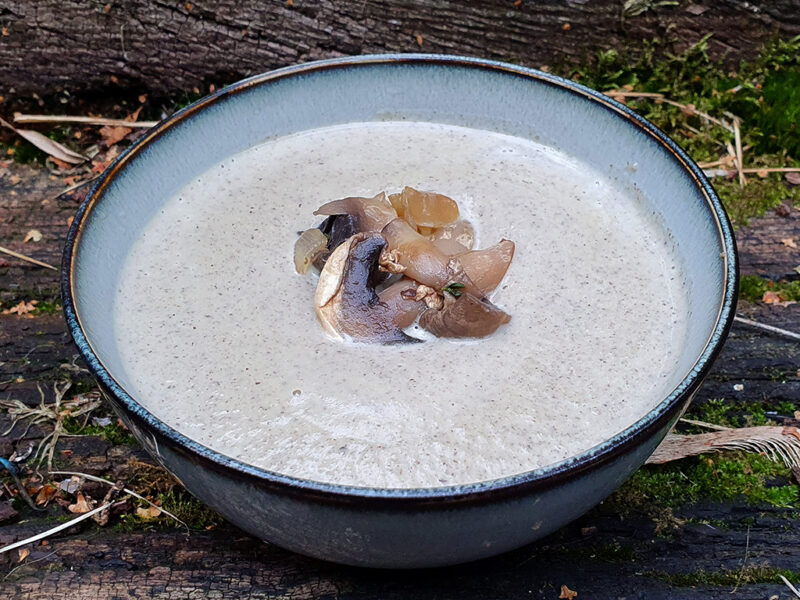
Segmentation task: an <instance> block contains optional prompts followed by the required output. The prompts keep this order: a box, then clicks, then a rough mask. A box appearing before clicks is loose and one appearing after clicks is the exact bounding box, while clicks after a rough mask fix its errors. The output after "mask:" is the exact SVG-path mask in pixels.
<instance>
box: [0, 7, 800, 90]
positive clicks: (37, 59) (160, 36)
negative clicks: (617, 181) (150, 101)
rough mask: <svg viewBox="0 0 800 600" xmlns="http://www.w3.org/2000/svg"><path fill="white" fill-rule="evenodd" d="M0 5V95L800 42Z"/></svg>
mask: <svg viewBox="0 0 800 600" xmlns="http://www.w3.org/2000/svg"><path fill="white" fill-rule="evenodd" d="M659 4H660V3H658V2H650V1H648V0H641V1H640V2H634V3H632V6H631V8H629V9H628V11H627V13H628V14H627V15H626V14H624V12H625V11H623V2H622V1H621V0H596V1H592V2H586V1H585V0H583V1H581V0H572V1H570V2H562V1H560V0H537V1H536V2H533V1H532V0H522V1H521V2H519V3H516V2H512V1H511V0H506V1H503V2H481V1H480V0H459V1H453V2H437V3H433V4H431V3H430V2H426V1H425V0H402V1H401V2H397V1H391V0H363V1H358V2H336V1H334V0H321V1H311V0H293V1H284V0H270V1H269V2H258V3H252V2H243V1H241V0H197V1H185V0H180V1H178V0H160V1H158V2H149V1H147V0H126V1H125V2H108V3H106V2H105V0H102V1H93V2H85V1H81V0H38V1H37V2H17V1H15V0H0V24H2V26H3V34H2V37H1V38H0V64H2V65H3V67H4V68H3V78H2V81H0V95H8V94H9V93H11V90H13V91H14V92H15V93H16V94H17V95H30V94H33V93H37V94H39V95H47V94H52V93H54V92H56V91H58V89H59V88H65V89H68V90H72V91H75V90H91V89H98V88H103V87H106V86H108V85H109V84H110V82H112V81H113V82H118V83H119V84H120V85H122V86H124V87H125V88H128V89H130V88H137V89H141V90H152V91H158V92H171V91H176V90H182V91H186V90H191V89H192V88H193V87H195V86H198V87H200V88H202V89H203V90H204V91H205V89H207V88H206V87H204V84H205V85H207V84H209V83H215V84H217V85H219V84H222V83H229V82H232V81H234V80H236V79H239V78H241V77H244V76H246V75H251V74H254V73H259V72H262V71H266V70H269V69H272V68H275V67H279V66H285V65H288V64H293V63H298V62H303V61H309V60H315V59H319V58H327V57H334V56H342V55H351V54H364V53H374V52H441V53H448V54H466V55H474V56H480V57H485V58H495V59H501V60H510V61H514V62H519V63H523V64H526V65H530V66H540V65H545V64H554V63H563V62H572V61H577V60H581V59H583V58H585V57H587V56H591V55H593V54H594V53H596V52H597V51H598V50H601V49H607V48H620V49H623V48H625V47H628V46H632V47H640V46H641V45H642V42H643V41H644V40H652V39H654V38H664V39H667V40H670V39H675V40H677V41H678V48H680V47H686V46H687V45H689V44H692V43H694V42H697V41H698V40H699V39H700V38H701V37H703V36H704V35H707V34H713V35H712V37H711V39H710V42H709V43H710V51H711V54H712V56H714V57H716V58H720V57H725V58H726V59H727V60H729V61H730V62H731V63H732V64H733V63H736V62H738V61H739V60H741V59H743V58H752V57H754V56H755V54H757V52H758V50H759V48H760V47H761V46H762V44H763V43H764V42H765V41H766V40H768V39H769V38H770V37H771V36H773V35H775V34H778V35H782V36H785V37H788V36H792V35H796V34H798V33H800V2H798V0H776V1H773V2H763V3H762V2H759V3H753V2H746V1H744V0H726V1H724V2H722V1H720V2H704V3H702V4H699V3H698V4H694V3H687V2H681V4H680V5H679V6H659Z"/></svg>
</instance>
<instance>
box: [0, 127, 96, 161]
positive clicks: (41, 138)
mask: <svg viewBox="0 0 800 600" xmlns="http://www.w3.org/2000/svg"><path fill="white" fill-rule="evenodd" d="M0 125H3V126H4V127H7V128H8V129H10V130H11V131H13V132H15V133H16V134H17V135H19V136H21V137H23V138H25V139H26V140H28V141H29V142H30V143H31V144H33V145H34V146H36V147H37V148H39V150H41V151H42V152H46V153H47V154H49V155H50V156H52V157H54V158H57V159H59V160H63V161H64V162H68V163H71V164H73V165H77V164H78V163H82V162H83V161H85V160H86V157H85V156H83V155H81V154H78V153H77V152H73V151H72V150H70V149H69V148H67V147H66V146H64V145H63V144H59V143H58V142H56V141H54V140H51V139H50V138H49V137H47V136H45V135H43V134H41V133H39V132H38V131H32V130H30V129H17V128H16V127H14V126H13V125H11V124H10V123H8V122H7V121H5V120H3V119H0Z"/></svg>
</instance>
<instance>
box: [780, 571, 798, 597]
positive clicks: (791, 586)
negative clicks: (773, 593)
mask: <svg viewBox="0 0 800 600" xmlns="http://www.w3.org/2000/svg"><path fill="white" fill-rule="evenodd" d="M778 577H780V578H781V579H783V583H785V584H786V585H787V586H788V587H789V589H790V590H792V593H793V594H794V595H795V596H797V597H798V598H800V591H797V588H796V587H794V586H793V585H792V584H791V583H790V582H789V580H788V579H786V577H784V576H783V575H778Z"/></svg>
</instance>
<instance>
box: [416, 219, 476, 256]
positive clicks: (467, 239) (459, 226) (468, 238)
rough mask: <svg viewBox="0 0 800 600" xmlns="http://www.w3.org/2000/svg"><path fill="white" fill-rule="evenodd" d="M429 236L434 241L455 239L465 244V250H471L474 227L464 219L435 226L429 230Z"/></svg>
mask: <svg viewBox="0 0 800 600" xmlns="http://www.w3.org/2000/svg"><path fill="white" fill-rule="evenodd" d="M420 233H421V232H420ZM429 237H430V239H431V240H433V241H434V242H435V241H436V240H455V241H456V242H458V243H459V244H461V245H462V246H465V247H466V248H467V250H472V247H473V246H474V245H475V229H474V228H473V227H472V223H470V222H469V221H466V220H464V219H461V220H460V221H455V222H454V223H449V224H448V225H444V226H442V227H437V228H436V229H434V230H433V231H431V233H430V234H429Z"/></svg>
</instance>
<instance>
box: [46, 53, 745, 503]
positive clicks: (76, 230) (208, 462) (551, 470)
mask: <svg viewBox="0 0 800 600" xmlns="http://www.w3.org/2000/svg"><path fill="white" fill-rule="evenodd" d="M398 63H403V64H412V65H439V66H451V67H458V68H472V69H481V70H487V71H494V72H498V73H504V74H506V75H508V76H514V77H521V78H525V79H530V80H533V81H536V82H538V83H541V84H546V85H550V86H553V87H556V88H560V89H562V90H565V91H568V92H570V93H572V94H575V95H578V96H581V97H583V98H585V99H587V100H589V101H592V102H595V103H597V104H598V105H599V106H601V107H603V108H604V109H606V110H609V111H611V112H613V113H615V114H617V115H618V116H620V117H622V118H624V119H626V120H627V121H628V122H629V123H630V124H631V126H633V127H635V128H638V129H639V130H640V131H641V132H642V133H645V134H647V135H648V136H650V137H651V138H652V139H654V140H655V141H656V142H658V143H659V144H660V146H661V148H662V150H663V151H664V152H666V153H667V154H668V155H669V156H670V157H672V159H673V160H674V161H675V162H677V163H678V164H679V165H680V166H681V167H682V168H683V169H684V170H685V171H686V172H687V173H688V174H689V175H691V177H692V178H693V179H694V181H695V183H696V185H697V188H698V189H699V190H700V191H701V193H702V194H703V195H704V196H705V198H706V202H707V203H708V205H709V207H710V209H711V212H712V216H713V218H714V219H715V224H716V227H717V231H718V234H719V238H720V245H721V246H722V248H723V249H724V252H722V256H721V258H722V260H723V261H724V264H725V286H724V290H725V294H724V298H723V299H722V301H721V305H720V310H719V314H718V316H717V322H716V325H715V327H714V330H713V333H712V334H711V336H710V337H709V339H708V342H707V343H706V346H705V348H704V349H703V352H702V354H701V355H700V357H699V358H698V360H697V362H696V363H695V365H694V367H693V368H692V370H691V371H690V372H689V373H688V374H687V375H686V377H685V378H684V379H683V380H682V381H681V383H680V384H679V385H678V386H677V387H676V388H675V390H673V392H672V393H671V394H670V395H669V396H668V397H667V398H666V399H665V400H664V401H662V402H661V403H660V404H659V405H658V406H657V407H656V408H655V409H653V410H652V411H650V412H649V413H648V414H647V415H646V416H645V417H644V418H642V419H641V420H639V421H638V422H636V423H635V424H633V425H632V426H630V427H628V428H627V429H625V430H624V431H622V432H621V433H619V434H617V435H615V436H614V437H612V438H610V439H609V440H606V441H605V442H603V443H601V444H599V445H597V446H595V447H593V448H591V449H589V450H587V451H586V452H583V453H582V454H579V455H577V456H575V457H572V458H569V459H567V460H564V461H562V462H559V463H556V464H553V465H549V466H547V467H543V468H540V469H536V470H533V471H528V472H526V473H521V474H518V475H513V476H509V477H503V478H500V479H495V480H491V481H486V482H480V483H473V484H466V485H455V486H448V487H436V488H415V489H395V488H364V487H352V486H343V485H337V484H330V483H320V482H316V481H310V480H306V479H298V478H295V477H289V476H286V475H281V474H279V473H273V472H271V471H266V470H264V469H260V468H257V467H254V466H252V465H248V464H246V463H244V462H241V461H239V460H236V459H233V458H230V457H228V456H225V455H223V454H221V453H219V452H216V451H215V450H211V449H210V448H207V447H206V446H203V445H201V444H199V443H197V442H195V441H193V440H191V439H189V438H188V437H186V436H184V435H183V434H181V433H179V432H178V431H176V430H175V429H173V428H171V427H169V426H168V425H166V424H165V423H163V422H162V421H160V420H159V419H157V418H156V417H155V416H154V415H152V414H151V413H150V412H148V411H147V410H145V409H144V407H142V406H141V405H139V404H138V403H137V402H136V401H135V400H134V399H133V398H132V397H131V396H130V395H129V394H128V393H127V392H126V391H125V390H124V389H123V388H122V386H121V385H120V384H119V383H117V381H116V380H115V379H114V378H113V377H112V375H111V374H110V373H109V372H108V370H106V368H105V367H104V366H103V364H102V362H101V360H100V358H99V357H98V356H97V355H96V354H95V353H94V350H93V349H92V347H91V344H90V343H89V341H88V339H87V337H86V334H85V332H84V330H83V327H82V326H81V323H80V319H79V317H78V314H77V312H76V310H75V305H74V294H73V290H72V285H73V280H72V270H73V262H74V260H75V248H76V247H77V244H78V242H79V240H80V235H81V232H82V229H83V226H84V225H85V223H86V222H87V217H88V215H89V214H90V212H91V210H92V208H93V207H94V206H95V205H96V204H97V203H98V202H100V201H101V200H102V198H103V194H104V191H105V189H106V188H107V187H108V186H109V184H110V183H111V182H113V180H114V177H115V176H116V175H117V173H119V172H120V171H121V170H122V169H123V168H125V166H126V165H127V163H129V162H131V161H133V160H135V159H136V156H137V155H138V154H139V153H140V152H141V151H142V150H144V149H145V148H147V147H148V146H149V145H150V144H152V143H153V142H154V141H155V140H157V139H158V138H159V136H161V134H162V133H164V132H165V131H167V130H168V129H169V128H171V127H173V126H174V125H176V124H178V123H182V122H185V121H188V120H190V119H191V117H192V116H193V115H194V114H196V113H198V112H199V111H201V110H202V109H203V108H205V107H206V106H209V105H212V104H215V103H217V102H220V101H222V100H224V99H225V98H228V97H230V96H234V95H236V94H238V93H239V92H242V91H244V90H247V89H250V88H252V87H255V86H260V85H269V83H271V82H274V81H278V80H281V79H285V78H289V77H296V76H298V75H307V74H310V73H316V72H320V71H331V70H334V69H353V68H359V67H362V66H375V65H387V64H388V65H392V64H398ZM737 282H738V259H737V255H736V245H735V242H734V237H733V230H732V228H731V224H730V222H729V220H728V217H727V215H726V214H725V210H724V209H723V207H722V204H721V203H720V201H719V198H718V197H717V195H716V193H715V192H714V190H713V188H712V187H711V184H710V183H709V181H708V179H706V177H705V176H704V175H703V172H702V171H701V170H700V168H699V167H698V166H697V165H696V164H695V163H694V162H693V161H692V160H691V159H690V158H689V157H688V156H687V155H686V153H685V152H684V151H683V150H681V148H680V147H678V145H677V144H675V142H673V141H672V140H671V139H670V138H669V137H667V136H666V135H665V134H664V133H663V132H662V131H660V130H659V129H658V128H656V127H655V126H654V125H653V124H652V123H650V122H649V121H647V120H645V119H644V118H642V117H640V116H639V115H637V114H636V113H634V112H633V111H632V110H631V109H629V108H627V107H626V106H624V105H622V104H620V103H618V102H616V101H614V100H612V99H610V98H609V97H607V96H605V95H604V94H601V93H599V92H596V91H594V90H591V89H589V88H587V87H584V86H582V85H580V84H577V83H574V82H572V81H568V80H565V79H563V78H561V77H556V76H554V75H550V74H548V73H543V72H541V71H537V70H534V69H527V68H523V67H518V66H515V65H509V64H505V63H500V62H496V61H489V60H482V59H476V58H466V57H457V56H444V55H427V54H389V55H374V56H359V57H350V58H342V59H334V60H325V61H319V62H312V63H306V64H302V65H297V66H293V67H287V68H284V69H279V70H277V71H272V72H269V73H265V74H263V75H256V76H254V77H250V78H248V79H245V80H243V81H240V82H238V83H235V84H233V85H231V86H229V87H227V88H224V89H221V90H219V91H217V92H216V93H214V94H212V95H210V96H208V97H206V98H203V99H201V100H198V101H197V102H195V103H194V104H191V105H189V106H187V107H186V108H184V109H182V110H180V111H178V112H177V113H175V114H174V115H172V116H171V117H169V118H168V119H166V120H164V121H162V122H161V123H159V124H158V125H156V126H155V127H154V128H153V129H151V130H150V131H149V132H148V133H147V135H145V136H144V137H143V138H142V139H141V140H139V141H138V142H137V143H136V144H134V145H133V146H132V147H131V148H129V149H128V150H127V151H125V152H124V153H123V154H122V155H121V156H120V157H119V158H117V159H116V160H115V161H114V162H113V163H112V164H111V165H110V166H109V167H108V169H106V171H105V172H104V173H103V174H102V176H101V177H100V178H99V179H98V181H97V183H96V184H95V185H94V186H93V188H92V189H91V191H90V193H89V194H88V195H87V197H86V199H85V200H84V202H83V203H82V204H81V206H80V208H79V209H78V212H77V214H76V216H75V219H74V220H73V223H72V226H71V227H70V230H69V233H68V235H67V241H66V246H65V249H64V257H63V261H62V271H61V293H62V297H63V305H64V315H65V317H66V321H67V325H68V327H69V331H70V333H71V334H72V337H73V338H74V340H75V343H76V344H77V346H78V348H79V350H80V352H81V354H82V355H83V357H84V358H85V359H86V362H87V363H88V365H89V369H90V370H91V372H92V373H93V375H94V376H95V377H96V378H97V379H98V380H99V381H100V383H101V384H102V386H103V387H105V388H106V389H107V391H108V392H110V393H111V394H112V395H113V397H114V399H115V400H116V403H117V404H118V405H119V406H120V407H122V408H123V409H124V411H125V412H126V413H127V415H128V416H129V417H130V418H132V419H133V420H134V421H135V422H137V424H139V425H140V426H142V427H143V429H144V431H146V432H147V433H149V434H151V435H152V433H153V431H155V432H156V433H158V434H159V436H160V437H162V438H165V439H166V440H167V441H169V442H172V443H174V444H175V445H176V446H177V448H176V449H178V450H182V451H183V453H187V452H188V455H189V458H190V459H191V460H193V461H194V462H199V463H200V465H201V466H202V467H204V468H211V469H213V470H215V471H219V472H223V473H225V474H227V475H229V476H234V475H235V476H236V477H237V478H239V479H242V478H243V479H245V480H248V479H249V480H251V482H252V479H253V478H255V479H257V480H258V482H257V484H258V485H259V486H261V487H264V486H266V487H269V488H270V489H272V490H273V491H274V492H277V493H283V494H287V495H299V496H304V497H314V498H315V499H316V500H317V501H325V502H334V503H350V502H359V503H361V504H365V503H366V504H371V505H375V506H376V507H381V506H389V505H393V506H396V505H399V506H401V507H407V508H411V507H419V506H422V505H426V504H431V503H435V504H437V505H441V504H443V503H455V502H465V501H468V502H484V501H491V500H495V499H498V498H500V497H507V496H514V495H521V494H525V495H527V494H530V493H532V492H536V491H540V490H545V489H547V488H550V487H553V486H556V485H559V484H561V483H563V482H565V481H567V480H569V479H572V478H574V477H576V476H577V475H579V474H581V473H583V472H585V471H587V470H590V469H593V468H595V467H597V466H599V465H601V464H604V463H606V462H608V461H610V460H612V459H614V458H616V457H618V456H619V455H621V454H624V453H627V452H629V451H630V450H632V449H633V448H634V447H636V446H638V445H640V444H642V443H644V442H645V441H647V440H648V439H650V437H651V436H652V435H654V434H655V433H656V432H657V431H659V430H660V429H661V428H662V427H664V426H665V425H666V424H667V423H668V422H669V421H670V420H671V419H673V418H674V417H676V416H677V413H678V411H679V410H680V409H681V407H682V406H683V405H684V403H685V401H686V400H688V399H689V397H690V396H691V394H692V393H693V392H694V391H695V390H696V389H697V387H698V386H699V384H700V383H701V381H702V379H703V377H704V376H705V375H706V373H707V372H708V370H709V368H710V366H711V364H712V362H713V361H714V359H715V358H716V356H717V354H718V353H719V351H720V349H721V346H722V343H723V341H724V339H725V337H726V335H727V333H728V331H729V330H730V327H731V324H732V322H733V317H734V314H735V309H736V289H737ZM253 483H256V482H253Z"/></svg>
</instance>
